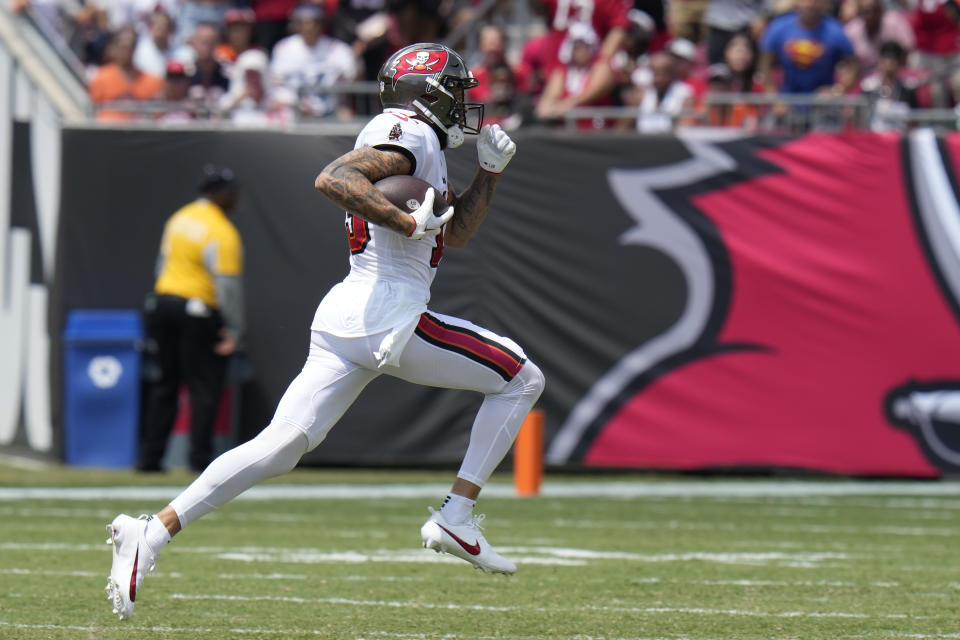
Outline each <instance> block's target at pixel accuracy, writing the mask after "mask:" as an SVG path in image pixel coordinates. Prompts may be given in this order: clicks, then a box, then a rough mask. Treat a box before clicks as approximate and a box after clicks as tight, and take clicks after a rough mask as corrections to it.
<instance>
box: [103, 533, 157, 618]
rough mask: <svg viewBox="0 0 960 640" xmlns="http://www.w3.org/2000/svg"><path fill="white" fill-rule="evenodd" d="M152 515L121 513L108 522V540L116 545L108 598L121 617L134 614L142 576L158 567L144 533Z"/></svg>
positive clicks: (108, 583) (108, 580) (115, 611)
mask: <svg viewBox="0 0 960 640" xmlns="http://www.w3.org/2000/svg"><path fill="white" fill-rule="evenodd" d="M149 519H150V518H149V517H148V516H146V515H142V516H140V517H139V518H131V517H130V516H128V515H124V514H120V515H119V516H117V517H116V518H114V519H113V522H111V523H110V524H108V525H107V535H108V536H109V537H108V538H107V544H112V545H113V565H112V566H111V567H110V577H108V578H107V588H106V592H107V600H110V602H111V603H112V604H113V613H115V614H117V616H118V617H119V618H120V619H121V620H128V619H129V618H130V617H131V616H132V615H133V603H134V601H136V599H137V592H138V591H139V590H140V584H141V583H142V582H143V577H144V576H145V575H146V574H147V573H153V570H154V569H155V568H156V560H157V556H156V555H155V554H154V553H153V552H152V551H151V550H150V546H149V545H148V544H147V541H146V539H145V537H144V533H145V532H146V530H147V521H148V520H149Z"/></svg>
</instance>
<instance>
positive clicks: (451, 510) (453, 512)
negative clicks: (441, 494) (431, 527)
mask: <svg viewBox="0 0 960 640" xmlns="http://www.w3.org/2000/svg"><path fill="white" fill-rule="evenodd" d="M475 504H477V501H476V500H471V499H470V498H467V497H464V496H459V495H457V494H455V493H448V494H447V498H446V500H444V501H443V506H441V507H440V513H442V514H443V517H444V518H445V519H446V521H447V522H449V523H450V524H462V523H464V522H467V521H469V520H470V515H471V514H472V513H473V505H475Z"/></svg>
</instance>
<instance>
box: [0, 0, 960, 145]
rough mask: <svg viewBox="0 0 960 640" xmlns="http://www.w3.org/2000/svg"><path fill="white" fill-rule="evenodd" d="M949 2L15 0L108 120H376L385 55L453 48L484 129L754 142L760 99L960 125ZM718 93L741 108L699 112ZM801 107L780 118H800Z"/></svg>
mask: <svg viewBox="0 0 960 640" xmlns="http://www.w3.org/2000/svg"><path fill="white" fill-rule="evenodd" d="M955 1H956V0H517V2H511V1H510V0H498V1H497V2H494V3H493V5H492V7H491V6H489V5H490V4H491V3H490V2H481V0H314V1H313V2H308V3H306V4H301V3H299V2H298V0H12V2H13V3H14V4H13V6H14V9H15V10H22V9H24V8H26V7H30V9H31V12H32V13H33V15H37V16H41V17H42V19H44V20H46V21H48V22H49V24H51V25H52V26H53V27H54V28H55V29H56V30H57V31H59V32H60V33H61V34H63V36H64V39H65V40H66V41H67V42H68V43H69V45H70V47H71V48H72V49H73V51H74V52H75V53H76V55H77V57H78V58H79V59H80V60H81V61H82V63H83V65H84V67H85V69H86V76H87V81H88V86H89V89H90V95H91V97H92V99H93V102H94V104H95V105H97V115H98V118H100V119H104V120H116V119H122V120H128V119H133V118H139V119H147V118H152V119H155V120H157V121H160V122H173V123H183V122H187V121H191V120H195V119H210V118H213V119H222V120H229V121H232V122H233V123H235V124H238V125H249V126H271V125H280V126H282V125H287V124H290V123H293V122H297V121H305V120H321V121H326V120H334V121H336V120H340V121H342V120H349V119H351V118H353V117H355V116H366V115H369V114H370V113H374V112H375V111H376V110H377V105H376V104H375V103H376V100H375V96H376V92H375V91H369V90H368V91H367V92H366V94H364V92H363V91H362V90H361V87H362V86H363V85H362V83H363V82H364V81H371V80H375V79H376V75H377V71H378V70H379V68H380V66H381V64H382V63H383V61H384V60H385V58H386V57H387V56H388V55H389V53H390V52H392V51H395V50H397V49H398V48H400V47H402V46H405V45H407V44H411V43H414V42H421V41H440V40H442V39H445V38H449V37H450V36H451V35H452V34H453V35H454V36H456V34H458V33H459V34H460V37H459V41H453V42H450V44H452V46H454V47H455V48H458V49H460V50H461V51H464V53H465V54H466V56H467V59H468V63H469V64H470V65H471V68H472V70H473V72H474V74H475V75H476V76H478V77H479V78H480V80H481V83H480V86H479V88H477V89H475V90H473V91H471V93H470V95H469V96H468V97H469V99H470V100H471V101H475V102H483V103H484V104H485V105H486V118H487V122H498V123H500V124H501V125H502V126H503V127H504V128H505V129H508V130H510V129H515V128H517V127H520V126H524V125H529V124H534V123H536V124H541V125H546V126H549V125H555V124H560V123H563V122H565V121H567V119H568V116H569V114H570V113H571V111H572V110H573V109H577V108H578V107H602V106H622V107H629V108H631V109H633V112H632V113H633V114H635V115H633V116H632V117H630V118H617V117H582V118H580V117H578V119H577V120H576V121H575V124H576V126H577V128H579V129H595V128H636V129H637V130H639V131H642V132H661V131H667V130H670V129H671V128H673V127H674V126H677V125H683V124H686V123H697V124H709V125H728V126H729V125H732V126H741V127H750V126H752V125H754V124H755V123H756V121H757V119H758V117H759V112H758V105H759V104H762V103H763V101H758V100H752V99H751V98H752V97H758V96H777V95H779V96H783V95H789V96H793V97H796V96H803V95H807V96H811V95H812V96H818V97H830V96H834V97H837V96H864V97H867V98H869V99H870V102H871V104H872V105H873V116H872V119H871V126H872V127H873V128H875V129H887V128H897V127H898V126H902V122H903V119H902V118H899V119H898V117H897V116H898V114H899V115H901V116H902V115H903V114H904V113H906V112H908V111H909V110H910V109H914V108H924V107H926V108H953V107H955V106H957V104H958V103H960V26H958V25H960V8H958V6H957V4H955ZM911 2H913V3H914V4H910V3H911ZM524 3H525V4H524ZM518 4H523V7H522V9H523V11H518V10H517V5H518ZM481 10H482V13H481ZM518 15H519V16H521V17H522V20H520V21H519V22H518ZM455 39H456V38H455ZM358 83H361V84H358ZM367 86H368V87H369V85H367ZM720 94H722V95H725V96H727V97H728V98H729V97H731V96H740V98H739V99H731V100H728V101H724V102H722V103H721V104H714V103H713V102H712V101H710V100H706V99H705V98H708V97H709V96H712V95H720ZM371 98H372V100H371ZM131 101H134V102H138V103H139V104H137V105H136V107H135V108H134V107H132V106H131ZM794 102H796V100H794V101H793V102H791V101H789V100H784V101H783V102H780V103H775V104H773V106H772V108H771V109H770V110H769V114H770V115H771V116H772V117H785V116H787V115H788V113H789V112H791V111H793V112H797V110H798V109H802V107H797V106H795V105H794V106H791V105H793V103H794ZM580 112H581V113H582V112H583V110H582V109H581V110H580Z"/></svg>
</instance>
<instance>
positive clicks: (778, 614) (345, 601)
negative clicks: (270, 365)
mask: <svg viewBox="0 0 960 640" xmlns="http://www.w3.org/2000/svg"><path fill="white" fill-rule="evenodd" d="M169 597H170V598H172V599H174V600H216V601H227V602H285V603H291V604H328V605H329V604H334V605H347V606H355V607H388V608H398V609H407V608H422V609H446V610H454V611H497V612H511V611H515V612H522V611H537V612H547V613H552V612H558V611H563V612H571V611H611V612H616V613H685V614H693V615H711V616H712V615H726V616H748V617H757V618H856V619H871V618H877V619H896V620H924V619H927V618H928V617H929V616H913V615H910V614H906V613H850V612H845V611H756V610H750V609H708V608H703V607H610V606H590V605H584V606H579V607H578V606H563V607H524V606H490V605H478V604H457V603H453V602H448V603H435V602H417V601H409V600H355V599H352V598H301V597H297V596H240V595H227V594H185V593H174V594H172V595H170V596H169Z"/></svg>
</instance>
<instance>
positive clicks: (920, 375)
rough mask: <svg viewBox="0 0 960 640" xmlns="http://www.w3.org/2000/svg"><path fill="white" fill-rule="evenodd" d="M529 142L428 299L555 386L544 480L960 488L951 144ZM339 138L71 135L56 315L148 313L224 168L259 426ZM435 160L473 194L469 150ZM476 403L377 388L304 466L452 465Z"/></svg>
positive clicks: (303, 322) (464, 397)
mask: <svg viewBox="0 0 960 640" xmlns="http://www.w3.org/2000/svg"><path fill="white" fill-rule="evenodd" d="M516 138H517V143H518V149H519V153H518V154H517V156H516V158H515V159H514V161H513V162H512V163H511V165H510V167H509V169H508V171H507V172H506V174H505V176H504V178H503V179H502V180H501V182H500V185H499V186H498V189H497V193H496V196H495V198H494V206H493V208H492V210H491V212H490V215H489V216H488V218H487V220H486V222H485V223H484V225H483V227H482V228H481V230H480V231H479V232H478V234H477V235H476V236H475V238H474V239H473V240H472V241H471V242H470V244H469V245H468V246H467V248H466V249H461V250H456V249H448V250H447V251H446V252H445V254H444V256H443V262H442V264H441V266H440V270H439V272H438V275H437V279H436V282H435V284H434V287H433V300H432V302H431V305H430V306H431V308H432V309H433V310H435V311H437V312H440V313H447V314H451V315H455V316H460V317H464V318H466V319H469V320H471V321H473V322H475V323H477V324H480V325H482V326H485V327H487V328H489V329H491V330H493V331H496V332H498V333H501V334H503V335H506V336H509V337H511V338H513V339H514V340H516V341H517V342H518V343H519V344H520V345H522V346H523V348H524V349H525V351H526V352H527V354H528V356H529V357H531V358H532V359H533V360H535V361H536V362H537V363H538V364H539V365H540V367H541V368H542V369H543V370H544V372H545V374H546V376H547V388H546V391H545V393H544V396H543V397H542V399H541V402H540V406H541V407H542V408H543V409H544V410H545V412H546V416H547V423H546V426H547V433H546V436H547V443H548V444H547V446H548V461H549V462H551V463H553V464H573V465H587V466H611V467H628V468H644V469H729V468H800V469H812V470H821V471H826V472H835V473H845V474H857V475H894V476H919V477H932V476H937V475H940V474H941V473H944V472H955V471H957V470H960V302H958V300H960V208H958V205H957V192H958V189H957V174H956V170H955V166H956V162H955V157H956V153H957V149H960V140H958V139H957V138H952V137H951V138H947V139H939V140H938V139H937V138H935V137H934V136H932V135H931V134H929V133H927V132H918V133H915V134H912V135H911V136H910V137H907V138H901V137H896V136H878V135H874V134H868V133H862V134H850V135H842V136H827V135H808V136H805V137H802V138H798V139H771V138H744V139H734V140H726V141H713V140H711V139H710V138H708V137H698V136H696V135H693V136H692V137H685V138H683V139H677V138H672V137H664V138H637V137H633V136H627V137H624V136H616V135H612V134H611V135H598V136H589V137H584V136H577V135H565V134H560V135H556V134H554V133H551V134H550V135H547V134H540V133H536V132H520V134H518V135H517V136H516ZM352 144H353V140H352V138H350V137H336V136H334V137H318V136H313V135H302V134H289V133H277V132H222V131H209V132H182V131H181V132H175V131H109V130H107V131H105V130H84V129H69V130H66V131H65V132H64V138H63V197H62V206H61V217H60V235H59V255H58V263H57V265H58V266H57V281H56V282H57V285H56V289H55V292H54V300H53V301H52V305H53V317H54V319H55V321H54V324H57V321H58V319H59V321H60V322H62V319H63V318H64V317H65V314H66V313H67V312H68V311H69V310H70V309H74V308H118V307H119V308H139V306H140V304H141V302H142V300H143V295H144V293H145V292H146V291H147V290H148V289H149V288H150V286H151V281H152V268H153V264H154V259H155V256H156V251H157V248H158V245H159V239H160V232H161V229H162V225H163V222H164V220H165V219H166V217H167V216H169V215H170V214H171V213H172V212H173V211H174V210H175V209H177V208H178V207H180V206H181V205H183V204H184V203H186V202H187V201H189V200H190V199H191V198H192V197H193V194H194V185H195V182H196V177H197V175H198V173H199V169H200V167H201V166H202V165H203V164H204V163H205V162H218V163H222V164H226V165H228V166H231V167H232V168H233V169H234V170H235V172H236V174H237V176H238V178H239V180H240V186H241V197H240V206H239V208H238V211H237V213H236V218H235V220H236V223H237V226H238V228H239V229H240V232H241V235H242V237H243V241H244V250H245V255H246V268H247V272H246V275H245V287H246V292H247V313H248V325H249V329H250V334H249V339H248V343H247V351H248V356H249V360H250V362H251V365H252V371H253V380H252V381H251V382H250V383H247V384H245V385H244V387H243V388H242V389H241V390H240V391H241V394H242V398H243V401H242V407H243V408H242V411H241V413H240V425H239V431H240V434H241V436H242V437H249V436H250V435H252V434H254V433H256V432H257V431H258V430H259V429H260V428H262V426H263V425H264V424H266V422H267V421H269V419H270V415H271V413H272V410H273V407H274V406H275V404H276V402H277V400H278V399H279V397H280V395H281V394H282V392H283V390H284V389H285V388H286V386H287V384H288V383H289V381H290V380H291V379H292V378H293V377H294V376H295V375H296V373H297V372H298V371H299V369H300V367H301V366H302V364H303V361H304V358H305V357H306V351H307V345H308V338H309V336H308V332H309V325H310V319H311V318H312V314H313V310H314V308H315V306H316V304H317V302H318V301H319V299H320V298H321V297H322V296H323V294H324V292H325V291H326V290H327V289H328V288H329V287H330V286H331V285H333V284H334V283H335V282H337V281H339V280H340V279H341V278H342V277H343V276H344V275H345V273H346V270H347V255H348V253H347V252H348V248H347V240H346V234H345V230H344V227H343V215H342V212H340V211H337V210H336V209H335V207H333V206H332V205H331V204H330V203H329V202H328V201H326V200H325V199H324V198H323V197H322V196H320V195H319V194H317V193H316V192H315V191H314V190H313V187H312V185H313V179H314V177H315V175H316V174H317V173H318V172H319V171H320V170H321V169H322V168H323V167H324V166H325V165H326V164H327V163H328V162H329V161H330V160H332V159H333V158H335V157H336V156H337V155H339V154H340V153H342V152H343V151H344V150H346V149H349V148H351V147H352ZM448 161H449V163H450V178H451V182H452V184H453V186H454V188H455V189H456V190H458V191H462V190H463V189H464V188H465V187H466V185H467V184H469V181H470V179H471V177H472V175H473V172H474V170H475V167H476V153H475V150H474V149H473V147H472V146H470V145H465V146H464V147H463V148H461V149H458V150H454V151H451V152H449V153H448ZM58 329H59V327H55V329H54V330H53V334H54V336H55V335H58V334H59V330H58ZM52 351H53V352H54V354H59V344H58V343H56V342H55V343H54V345H53V348H52ZM54 357H58V356H56V355H54ZM481 400H482V398H480V397H479V396H477V395H474V394H469V393H464V392H458V391H450V390H435V389H424V388H421V387H416V386H413V385H409V384H406V383H403V382H400V381H397V380H394V379H391V378H389V377H388V376H381V377H380V378H378V379H377V380H375V381H374V382H373V383H372V384H371V385H370V386H369V387H368V388H367V389H366V390H365V391H364V392H363V394H362V395H361V396H360V398H359V400H358V401H357V403H356V404H355V405H354V406H353V407H352V408H351V409H350V410H349V411H348V412H347V414H346V415H345V416H344V418H343V419H342V421H341V423H340V424H338V425H337V426H336V427H335V428H334V429H333V430H332V431H331V433H330V435H329V436H328V438H327V440H326V441H325V442H324V443H323V444H321V445H320V446H319V447H318V448H317V449H316V450H315V451H313V452H312V453H311V454H308V456H307V458H306V459H305V462H307V463H312V464H350V465H386V464H389V465H423V464H442V465H449V464H453V463H456V462H457V461H458V460H459V458H460V456H461V455H462V453H463V450H464V448H465V446H466V441H467V436H468V433H469V429H470V425H471V421H472V418H473V415H474V413H475V411H476V409H477V407H478V406H479V403H480V401H481Z"/></svg>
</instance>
